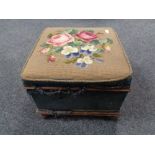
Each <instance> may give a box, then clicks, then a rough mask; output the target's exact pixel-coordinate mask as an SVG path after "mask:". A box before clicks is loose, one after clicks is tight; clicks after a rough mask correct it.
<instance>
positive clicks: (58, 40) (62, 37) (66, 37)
mask: <svg viewBox="0 0 155 155" xmlns="http://www.w3.org/2000/svg"><path fill="white" fill-rule="evenodd" d="M73 41H74V38H73V37H72V36H71V35H70V34H68V33H64V34H58V35H54V36H52V37H51V38H50V39H49V40H48V41H47V43H48V44H52V45H53V46H64V45H66V44H67V43H70V42H73Z"/></svg>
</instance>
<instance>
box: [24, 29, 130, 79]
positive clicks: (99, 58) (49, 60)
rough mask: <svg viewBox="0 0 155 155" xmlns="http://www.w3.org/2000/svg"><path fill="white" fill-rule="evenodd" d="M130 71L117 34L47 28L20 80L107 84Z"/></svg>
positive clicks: (123, 77)
mask: <svg viewBox="0 0 155 155" xmlns="http://www.w3.org/2000/svg"><path fill="white" fill-rule="evenodd" d="M131 74H132V69H131V66H130V64H129V61H128V59H127V57H126V54H125V51H124V49H123V47H122V45H121V43H120V41H119V39H118V36H117V34H116V32H115V31H114V30H113V29H112V28H109V27H105V28H90V27H89V28H88V27H84V28H53V27H49V28H46V29H45V30H44V31H43V32H42V34H41V36H40V38H39V40H38V41H37V43H36V45H35V47H34V49H33V51H32V53H31V55H30V57H29V58H28V60H27V62H26V64H25V66H24V68H23V71H22V73H21V77H22V79H23V80H31V81H52V82H54V81H56V82H59V81H60V82H61V81H62V82H65V81H67V82H107V81H118V80H122V79H125V78H127V77H129V76H130V75H131Z"/></svg>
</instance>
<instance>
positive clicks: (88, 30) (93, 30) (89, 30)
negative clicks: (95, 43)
mask: <svg viewBox="0 0 155 155" xmlns="http://www.w3.org/2000/svg"><path fill="white" fill-rule="evenodd" d="M86 31H87V32H92V33H94V30H86Z"/></svg>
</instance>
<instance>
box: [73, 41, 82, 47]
mask: <svg viewBox="0 0 155 155" xmlns="http://www.w3.org/2000/svg"><path fill="white" fill-rule="evenodd" d="M82 44H83V42H82V41H74V42H73V45H74V46H81V45H82Z"/></svg>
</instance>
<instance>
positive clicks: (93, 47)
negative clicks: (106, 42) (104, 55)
mask: <svg viewBox="0 0 155 155" xmlns="http://www.w3.org/2000/svg"><path fill="white" fill-rule="evenodd" d="M81 49H82V50H84V51H87V50H89V51H91V52H95V51H97V48H96V47H95V46H94V45H86V46H83V47H81Z"/></svg>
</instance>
